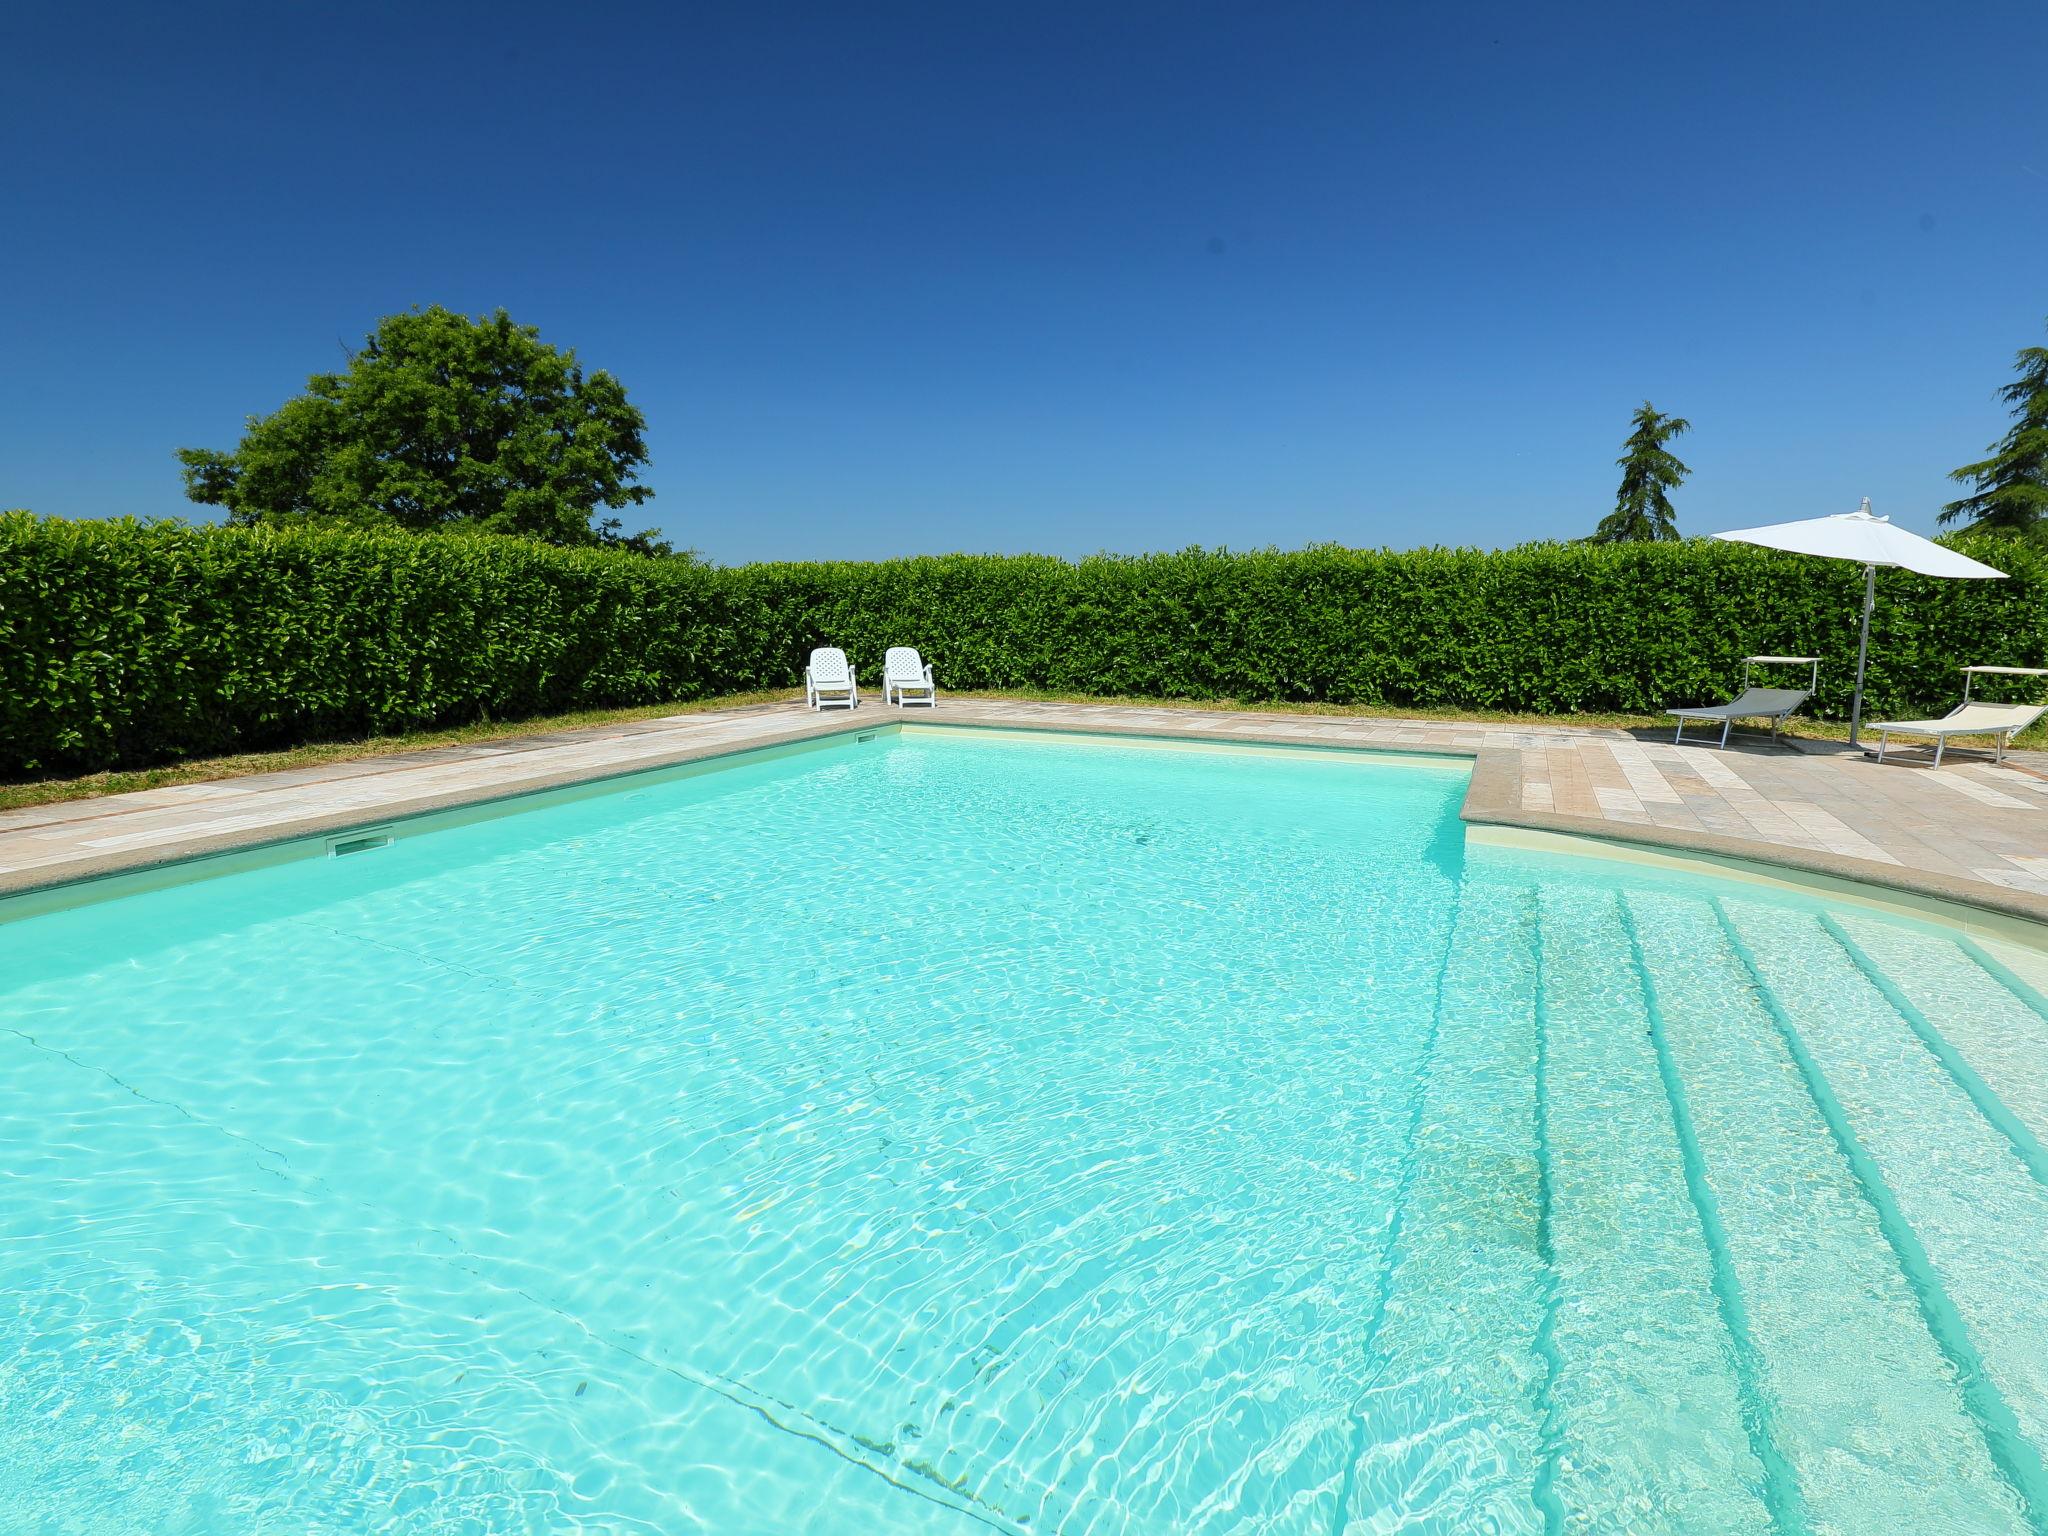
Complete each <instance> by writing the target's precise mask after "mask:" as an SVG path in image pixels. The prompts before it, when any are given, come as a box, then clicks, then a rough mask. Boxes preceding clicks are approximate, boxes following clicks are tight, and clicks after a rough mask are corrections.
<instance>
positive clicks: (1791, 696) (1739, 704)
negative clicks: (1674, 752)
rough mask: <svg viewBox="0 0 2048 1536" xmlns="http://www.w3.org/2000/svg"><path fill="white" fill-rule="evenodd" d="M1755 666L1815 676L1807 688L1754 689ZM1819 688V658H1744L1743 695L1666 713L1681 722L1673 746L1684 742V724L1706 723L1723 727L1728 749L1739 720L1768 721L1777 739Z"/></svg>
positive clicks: (1723, 738)
mask: <svg viewBox="0 0 2048 1536" xmlns="http://www.w3.org/2000/svg"><path fill="white" fill-rule="evenodd" d="M1752 666H1801V667H1811V668H1813V672H1812V674H1811V676H1810V678H1809V680H1808V684H1807V686H1806V687H1804V688H1752V687H1750V686H1749V669H1750V668H1751V667H1752ZM1819 685H1820V658H1819V657H1818V656H1745V657H1743V658H1742V692H1740V693H1738V694H1737V695H1736V696H1735V697H1734V698H1732V699H1730V700H1729V701H1728V702H1727V703H1726V704H1702V705H1700V706H1699V707H1697V708H1695V709H1667V710H1665V711H1664V713H1665V714H1667V715H1674V716H1676V717H1677V719H1678V729H1677V730H1675V731H1674V732H1672V734H1671V741H1672V744H1673V745H1674V746H1676V745H1679V744H1681V743H1682V742H1683V741H1684V739H1685V722H1686V721H1688V720H1705V721H1707V722H1708V723H1709V724H1711V723H1713V722H1714V721H1716V720H1718V721H1720V723H1721V740H1720V743H1719V744H1720V745H1721V746H1724V747H1725V746H1727V745H1728V732H1729V730H1730V729H1731V728H1732V727H1733V726H1734V724H1735V722H1736V721H1738V720H1768V721H1770V722H1771V740H1773V741H1776V740H1777V739H1778V729H1779V727H1780V726H1782V725H1783V724H1784V723H1785V717H1786V716H1787V715H1789V714H1791V713H1792V712H1793V711H1794V710H1796V709H1798V708H1799V706H1800V705H1802V704H1804V703H1805V702H1806V701H1807V700H1808V699H1810V698H1812V697H1813V690H1814V689H1815V688H1816V687H1818V686H1819Z"/></svg>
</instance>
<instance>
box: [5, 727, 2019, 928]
mask: <svg viewBox="0 0 2048 1536" xmlns="http://www.w3.org/2000/svg"><path fill="white" fill-rule="evenodd" d="M936 713H937V712H932V714H924V713H920V714H919V715H917V716H914V717H913V716H909V715H907V714H900V713H899V714H892V715H890V716H889V717H887V718H885V719H882V720H879V721H877V720H872V719H862V718H860V716H859V713H858V712H856V711H847V712H845V713H844V714H839V715H833V716H829V717H822V718H811V719H804V720H801V721H797V722H793V723H791V724H789V725H788V726H786V727H784V728H781V729H778V730H773V731H769V732H767V733H765V734H763V735H761V736H757V737H754V738H752V739H749V740H746V741H740V742H734V741H729V740H728V741H716V742H706V743H691V742H679V743H678V744H677V745H676V747H675V749H674V750H673V751H664V752H661V753H657V754H654V755H651V756H647V757H642V758H637V759H635V760H634V761H633V762H632V763H631V764H630V765H628V766H595V767H594V766H590V765H584V766H579V767H575V768H569V769H562V768H555V769H543V770H541V771H537V772H534V773H531V774H526V775H521V776H517V777H514V778H511V779H507V780H504V781H501V782H499V783H496V784H492V785H489V786H479V787H470V788H457V789H449V790H443V791H439V792H436V793H432V794H425V795H414V796H410V797H408V798H405V799H401V800H394V801H392V802H390V803H388V804H385V805H382V806H378V807H376V808H375V809H374V810H373V811H372V810H366V809H365V808H363V807H352V808H350V809H348V810H346V811H339V812H335V813H333V814H330V815H311V816H288V817H282V818H280V819H279V820H277V821H275V822H270V823H267V824H264V825H261V826H254V827H237V828H233V829H230V830H227V831H222V832H214V833H208V834H204V835H202V836H199V837H194V838H187V839H183V840H181V841H178V842H170V843H159V844H155V845H152V846H147V847H142V848H137V849H126V850H110V851H106V852H96V853H89V854H81V855H80V856H78V857H76V858H71V859H66V860H63V861H61V862H59V863H53V864H44V865H40V866H33V867H30V868H25V869H19V870H0V902H5V903H7V904H9V905H12V904H13V901H14V899H15V898H20V897H29V896H35V895H39V894H41V895H47V894H48V893H50V892H53V891H57V890H61V889H64V888H68V887H73V886H84V885H89V884H91V883H94V882H97V881H100V880H106V879H112V878H115V877H118V876H128V875H141V874H145V873H147V872H150V871H157V870H164V869H168V868H170V867H172V866H176V865H180V864H187V863H193V862H197V861H200V860H205V859H209V858H215V857H220V856H223V855H228V854H234V853H246V852H255V851H257V850H261V849H265V848H272V847H278V846H280V845H284V844H289V843H296V842H301V841H305V840H307V839H311V838H319V837H332V836H335V835H337V834H340V833H344V832H349V831H355V830H359V829H367V828H375V827H381V826H383V825H384V824H386V823H389V822H399V821H410V820H416V819H419V818H421V817H426V816H432V815H435V814H437V813H443V812H449V811H457V810H464V809H470V808H482V807H488V806H495V805H499V804H501V803H505V802H510V801H514V800H520V799H524V798H528V797H530V796H535V795H541V794H546V793H548V792H549V791H554V790H563V789H570V788H575V787H580V786H598V785H602V784H605V783H608V782H611V781H614V780H623V779H630V778H635V777H638V776H641V775H643V774H652V773H659V772H662V771H664V770H667V769H673V768H677V767H681V766H684V765H687V764H691V763H710V762H715V761H717V760H719V759H722V758H737V757H744V756H747V755H749V754H753V753H759V752H763V751H768V750H772V749H774V748H778V747H787V746H792V745H797V744H800V743H806V742H826V741H830V740H832V739H834V738H836V737H840V736H848V735H873V734H877V733H880V732H883V731H888V732H891V733H892V734H894V733H897V732H900V731H901V730H902V729H903V728H904V727H906V726H908V727H913V728H927V729H936V730H942V731H943V730H974V731H1008V732H1015V733H1020V734H1022V733H1029V734H1038V735H1059V736H1098V737H1104V738H1108V739H1116V738H1150V739H1153V740H1166V741H1193V742H1203V743H1208V744H1212V745H1219V746H1239V747H1242V746H1263V747H1282V748H1293V749H1297V750H1306V751H1318V750H1321V751H1333V752H1343V753H1354V754H1360V755H1365V756H1373V755H1389V756H1420V757H1431V758H1437V759H1445V758H1453V759H1464V760H1467V761H1470V762H1471V764H1472V776H1471V781H1470V783H1469V785H1468V786H1467V788H1466V792H1465V798H1464V801H1463V804H1462V806H1461V807H1460V810H1459V819H1460V820H1461V821H1462V822H1463V823H1464V824H1465V825H1466V826H1467V827H1473V828H1482V829H1483V828H1501V829H1509V830H1521V831H1526V832H1530V833H1535V834H1540V835H1544V836H1547V837H1552V838H1559V839H1569V840H1571V842H1572V843H1573V844H1574V845H1576V846H1577V847H1578V848H1579V849H1580V851H1582V852H1584V853H1586V854H1587V855H1589V856H1594V857H1600V856H1607V857H1615V856H1619V857H1624V858H1625V857H1628V856H1629V852H1630V851H1631V850H1634V851H1637V852H1640V851H1643V850H1647V851H1650V852H1654V853H1660V854H1664V855H1667V856H1670V857H1673V858H1677V859H1683V860H1688V861H1690V862H1691V863H1693V864H1694V865H1695V866H1696V867H1704V868H1708V869H1719V870H1721V871H1723V872H1726V871H1727V870H1728V869H1729V867H1730V866H1739V867H1747V868H1751V869H1754V868H1758V867H1761V868H1762V869H1764V870H1766V871H1770V872H1777V873H1778V874H1780V875H1781V876H1783V875H1787V874H1789V876H1791V877H1793V878H1792V880H1791V883H1793V884H1798V885H1804V886H1805V887H1806V888H1807V889H1809V890H1813V891H1817V892H1822V893H1834V888H1835V886H1836V885H1837V884H1847V885H1854V886H1860V887H1865V888H1870V889H1874V890H1876V891H1879V892H1888V893H1892V894H1893V895H1894V896H1896V897H1903V898H1905V899H1904V900H1900V901H1897V902H1896V905H1898V906H1900V907H1902V908H1904V909H1905V910H1907V911H1909V912H1912V913H1914V914H1915V915H1919V916H1922V917H1934V918H1936V919H1939V918H1941V916H1942V915H1943V914H1942V913H1941V912H1939V911H1935V910H1930V908H1931V907H1933V906H1934V905H1935V904H1939V906H1940V907H1942V908H1964V909H1969V910H1972V911H1975V912H1980V913H1984V914H1988V915H1989V916H1990V917H1991V918H1993V919H1994V925H1993V926H1994V929H1995V930H1996V931H2001V932H2006V933H2007V934H2008V936H2010V935H2009V929H2010V927H2011V925H2014V924H2028V925H2033V926H2034V929H2035V930H2038V931H2036V932H2035V933H2034V942H2035V944H2036V946H2037V947H2042V948H2048V896H2038V895H2034V894H2033V893H2031V892H2027V891H2019V890H2012V889H2009V888H2006V887H2001V886H1997V885H1994V884H1992V883H1990V882H1988V881H1981V880H1966V879H1959V878H1956V877H1954V876H1949V875H1940V874H1933V873H1930V872H1927V871H1922V870H1915V869H1913V868H1912V867H1911V866H1909V865H1904V864H1883V863H1879V862H1877V861H1876V860H1871V859H1858V858H1853V857H1849V856H1847V855H1843V854H1834V853H1828V852H1825V851H1823V850H1819V849H1805V848H1795V847H1788V846H1785V845H1781V844H1773V843H1761V842H1756V841H1752V840H1750V839H1747V838H1740V837H1731V836H1727V835H1725V834H1722V833H1715V832H1698V831H1693V830H1691V829H1688V828H1680V827H1666V826H1660V825H1658V824H1656V823H1654V822H1651V823H1620V822H1614V821H1609V820H1606V819H1602V818H1597V817H1590V816H1575V815H1570V814H1567V813H1563V812H1558V811H1539V810H1532V809H1530V808H1529V807H1527V806H1524V805H1523V804H1522V775H1521V767H1520V754H1519V751H1518V750H1517V749H1516V748H1514V747H1510V746H1500V745H1482V746H1480V747H1478V748H1477V749H1474V750H1465V749H1460V748H1452V747H1443V746H1431V745H1425V744H1421V743H1407V742H1373V743H1369V744H1356V745H1354V744H1349V743H1344V742H1317V741H1302V740H1300V739H1299V738H1298V737H1295V736H1291V735H1289V734H1287V733H1285V732H1278V731H1273V732H1268V731H1264V730H1260V729H1258V728H1257V726H1256V725H1254V726H1253V728H1252V729H1251V730H1246V729H1245V728H1244V727H1243V725H1242V724H1240V725H1238V726H1236V727H1235V728H1232V729H1229V730H1225V729H1223V728H1221V727H1217V726H1209V725H1206V724H1203V723H1196V722H1190V723H1188V724H1185V725H1183V724H1180V723H1177V722H1176V723H1161V722H1159V721H1157V720H1156V719H1152V720H1147V721H1145V722H1143V723H1136V722H1133V723H1131V724H1128V725H1126V724H1120V723H1118V722H1115V721H1105V720H1091V721H1089V722H1088V723H1087V724H1086V725H1085V726H1074V725H1061V724H1054V723H1050V722H1038V721H983V720H961V721H957V722H954V721H949V720H946V719H942V718H934V717H933V716H934V715H936ZM1738 872H1740V871H1739V869H1738ZM1797 877H1805V878H1804V879H1800V878H1797ZM1950 920H1952V921H1956V922H1959V923H1961V924H1962V926H1965V927H1968V926H1969V924H1968V921H1967V919H1966V918H1965V917H1963V916H1962V915H1961V914H1951V917H1950Z"/></svg>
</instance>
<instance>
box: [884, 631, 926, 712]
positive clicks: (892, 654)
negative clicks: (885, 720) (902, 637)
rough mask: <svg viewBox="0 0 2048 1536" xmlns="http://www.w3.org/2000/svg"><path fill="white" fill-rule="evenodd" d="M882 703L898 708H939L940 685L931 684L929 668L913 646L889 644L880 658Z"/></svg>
mask: <svg viewBox="0 0 2048 1536" xmlns="http://www.w3.org/2000/svg"><path fill="white" fill-rule="evenodd" d="M882 702H883V703H884V704H894V705H896V706H897V707H898V708H901V707H902V706H904V705H906V704H922V705H924V707H925V708H926V709H937V708H938V707H939V686H938V684H937V683H935V682H933V681H932V669H931V666H930V664H929V663H928V662H926V661H925V660H924V658H923V657H921V656H919V655H918V654H917V647H916V646H914V645H892V646H890V647H889V654H888V655H887V656H885V657H883V658H882Z"/></svg>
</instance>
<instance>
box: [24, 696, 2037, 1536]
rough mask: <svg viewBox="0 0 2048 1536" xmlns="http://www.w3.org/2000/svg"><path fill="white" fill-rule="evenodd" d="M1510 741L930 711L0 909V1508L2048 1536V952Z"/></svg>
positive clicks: (228, 1526)
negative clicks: (1604, 820)
mask: <svg viewBox="0 0 2048 1536" xmlns="http://www.w3.org/2000/svg"><path fill="white" fill-rule="evenodd" d="M1466 766H1467V765H1464V764H1459V763H1456V762H1451V761H1443V760H1432V759H1420V758H1418V759H1399V758H1389V757H1379V756H1369V755H1363V754H1353V753H1344V752H1334V751H1326V752H1317V751H1307V750H1290V749H1274V750H1252V749H1236V748H1206V747H1204V748H1194V747H1187V746H1174V745H1168V744H1142V743H1129V742H1119V743H1111V742H1104V741H1099V740H1087V739H1074V738H1067V739H1062V738H1052V737H1046V738H1038V737H1035V736H1033V737H1025V736H1020V735H1017V734H1013V733H1003V732H974V731H951V732H948V731H942V730H938V729H931V730H907V731H905V732H904V733H902V734H901V735H896V734H892V733H887V732H885V733H882V734H880V735H878V736H876V737H875V738H874V739H872V740H861V741H853V740H850V739H845V738H841V739H839V740H838V741H837V742H835V743H833V744H831V745H827V746H822V747H817V746H814V747H810V748H807V749H805V750H801V751H795V752H789V753H785V754H783V755H780V756H774V755H769V756H763V757H758V758H752V759H743V760H736V761H735V762H734V764H733V765H732V766H728V767H724V768H721V769H719V770H717V771H715V772H708V773H691V774H668V775H661V774H657V775H649V776H643V777H641V778H637V779H632V780H624V781H619V782H617V783H616V784H615V785H613V786H611V787H610V788H609V789H608V790H607V791H606V792H604V793H595V794H584V795H580V796H557V797H553V798H551V799H548V800H545V801H539V802H535V803H534V804H533V806H532V808H530V809H526V810H524V811H522V812H520V813H519V814H511V815H493V816H488V817H473V818H470V819H467V820H464V819H462V818H452V819H448V823H447V824H440V825H436V824H433V823H427V824H422V825H421V826H420V827H411V828H409V827H403V826H401V827H398V828H395V829H392V830H393V832H394V833H395V835H394V836H393V837H392V839H391V841H390V842H389V843H388V844H386V845H381V846H380V845H379V844H378V841H377V839H375V838H372V839H368V840H367V841H366V842H365V845H364V846H363V848H362V851H359V852H352V853H349V854H347V856H344V857H320V856H313V857H303V858H287V859H281V860H273V861H271V862H268V863H263V862H261V861H257V865H256V867H249V868H244V869H240V870H238V871H236V872H233V873H226V874H222V875H219V876H218V877H216V878H210V879H205V880H197V881H192V882H188V883H183V884H175V885H169V886H166V887H164V888H161V889H154V890H138V891H134V892H131V893H128V894H115V895H112V896H111V897H110V899H106V900H99V901H93V902H90V903H88V904H81V905H76V906H72V907H70V908H68V909H62V910H49V911H41V912H37V913H35V914H33V915H27V916H21V917H19V918H18V920H15V921H12V922H7V923H4V924H0V1062H4V1066H5V1070H4V1072H0V1104H4V1124H5V1125H6V1127H7V1137H6V1142H7V1155H6V1160H5V1170H4V1171H5V1174H6V1182H5V1186H4V1187H5V1190H6V1198H5V1200H4V1203H0V1289H4V1293H5V1295H6V1298H7V1301H6V1306H7V1309H8V1324H9V1326H8V1328H7V1335H6V1338H5V1340H4V1341H0V1528H5V1529H8V1530H26V1531H44V1530H48V1531H64V1532H74V1531H75V1532H90V1533H94V1536H98V1533H101V1532H115V1531H120V1532H136V1531H148V1532H152V1533H167V1532H188V1531H189V1532H206V1533H209V1536H211V1533H219V1532H226V1531H235V1532H244V1531H249V1532H255V1531H261V1532H292V1533H294V1536H298V1533H305V1532H314V1531H318V1532H329V1531H332V1532H343V1531H347V1532H360V1531H407V1532H412V1531H419V1532H437V1533H439V1532H479V1533H481V1532H491V1533H500V1532H515V1531H516V1532H528V1531H531V1532H542V1531H546V1532H563V1531H589V1532H600V1531H602V1532H646V1533H653V1532H661V1533H666V1536H673V1533H677V1532H686V1531H694V1530H706V1531H719V1532H771V1531H773V1532H783V1531H805V1532H817V1533H823V1536H839V1533H852V1532H873V1531H910V1532H949V1533H950V1532H963V1533H968V1532H983V1531H987V1530H991V1529H993V1530H997V1531H1010V1532H1022V1531H1063V1532H1065V1531H1071V1532H1101V1533H1107V1532H1126V1531H1129V1532H1136V1531H1163V1532H1184V1531H1186V1532H1192V1531H1202V1532H1209V1531H1276V1532H1279V1531H1285V1532H1293V1531H1302V1532H1317V1533H1322V1532H1341V1531H1347V1530H1348V1531H1353V1532H1366V1531H1371V1532H1386V1531H1415V1532H1425V1531H1427V1532H1460V1533H1462V1532H1523V1531H1528V1532H1540V1531H1595V1530H1598V1531H1614V1530H1627V1531H1631V1532H1652V1531H1673V1532H1677V1531H1684V1532H1712V1533H1739V1532H1760V1533H1761V1532H1778V1533H1804V1532H1816V1533H1817V1532H1822V1531H1827V1532H1838V1531H1839V1532H1863V1531H1869V1532H1877V1531H1883V1532H1887V1533H1890V1532H1899V1531H1916V1532H1917V1531H1938V1530H1953V1531H1971V1532H1976V1531H1986V1532H1989V1531H2029V1530H2031V1531H2037V1532H2038V1531H2040V1530H2042V1529H2043V1511H2044V1509H2048V1483H2044V1478H2043V1471H2042V1463H2041V1450H2042V1447H2043V1446H2048V1154H2044V1151H2043V1144H2042V1143H2043V1137H2044V1135H2048V1073H2044V1072H2043V1071H2042V1070H2041V1064H2042V1063H2043V1061H2044V1060H2048V1054H2044V1051H2048V1014H2044V1010H2048V1004H2044V1002H2043V999H2042V996H2041V990H2040V989H2041V988H2042V987H2043V986H2044V985H2048V959H2044V958H2043V957H2042V956H2040V955H2037V954H2036V953H2034V952H2033V951H2031V950H2028V949H2024V948H2021V947H2018V946H2009V945H2004V944H2000V943H1995V942H1993V941H1991V940H1988V939H1983V938H1973V937H1968V936H1965V935H1964V934H1962V933H1961V932H1959V931H1954V930H1947V929H1942V928H1937V927H1934V926H1931V925H1923V924H1919V923H1915V922H1911V921H1907V920H1904V919H1900V918H1895V917H1892V916H1889V915H1886V914H1884V913H1881V912H1878V911H1875V910H1872V909H1869V908H1865V907H1859V906H1856V905H1853V904H1833V905H1830V904H1827V903H1823V902H1821V901H1818V900H1816V899H1813V898H1810V897H1806V896H1800V895H1794V894H1787V893H1784V892H1780V891H1775V890H1771V889H1768V888H1766V887H1763V886H1760V885H1754V884H1743V883H1739V882H1736V881H1732V880H1725V879H1720V878H1709V877H1706V876H1701V875H1689V874H1674V873H1665V872H1656V871H1650V870H1644V869H1637V868H1632V867H1630V866H1628V865H1625V864H1619V863H1614V862H1610V861H1606V860H1597V859H1580V858H1559V857H1552V856H1546V855H1542V854H1538V853H1523V852H1514V851H1509V850H1502V849H1493V848H1477V847H1475V848H1470V849H1468V848H1467V847H1466V844H1465V839H1464V835H1463V832H1462V828H1461V825H1460V823H1459V822H1458V819H1457V807H1458V803H1459V800H1460V798H1461V796H1462V794H1463V792H1464V788H1465V783H1466ZM343 846H347V844H344V845H343Z"/></svg>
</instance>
